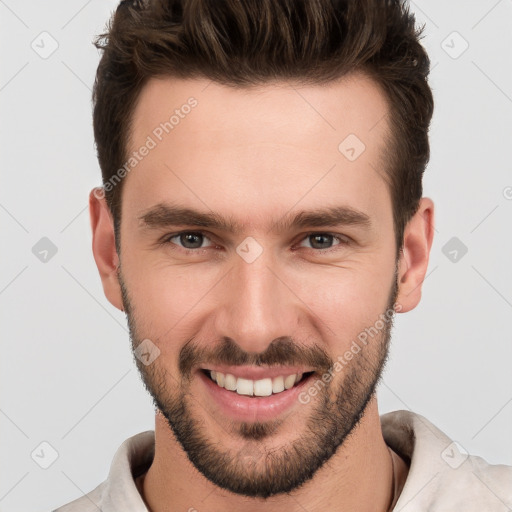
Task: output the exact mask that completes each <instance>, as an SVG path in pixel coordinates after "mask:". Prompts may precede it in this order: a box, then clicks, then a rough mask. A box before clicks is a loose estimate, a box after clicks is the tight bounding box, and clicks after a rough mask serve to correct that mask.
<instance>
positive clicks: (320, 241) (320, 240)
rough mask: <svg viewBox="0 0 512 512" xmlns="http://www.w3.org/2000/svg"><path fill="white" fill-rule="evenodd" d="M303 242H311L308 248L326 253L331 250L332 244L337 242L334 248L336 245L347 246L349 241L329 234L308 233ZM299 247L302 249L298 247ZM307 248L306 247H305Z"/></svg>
mask: <svg viewBox="0 0 512 512" xmlns="http://www.w3.org/2000/svg"><path fill="white" fill-rule="evenodd" d="M303 240H304V241H311V244H310V246H309V247H310V248H311V249H317V250H319V251H328V250H329V249H332V248H333V245H332V242H333V241H337V242H338V243H336V244H334V247H335V246H337V245H347V244H348V243H349V240H348V239H347V238H346V237H343V236H339V235H334V234H331V233H309V234H308V235H306V237H305V238H304V239H303ZM300 247H304V246H303V245H300ZM306 247H307V246H306Z"/></svg>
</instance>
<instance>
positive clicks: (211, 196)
mask: <svg viewBox="0 0 512 512" xmlns="http://www.w3.org/2000/svg"><path fill="white" fill-rule="evenodd" d="M387 114H388V104H387V101H386V99H385V96H384V94H383V93H382V91H381V90H380V88H379V87H378V85H377V84H376V83H375V82H373V81H372V80H370V79H369V78H367V77H365V76H364V75H360V74H357V75H351V76H347V77H344V78H343V79H341V80H338V81H334V82H330V83H328V84H322V85H300V84H298V83H292V82H275V83H267V84H264V85H260V86H258V87H243V88H241V87H230V86H225V85H221V84H218V83H216V82H211V81H209V80H206V79H188V80H184V79H175V78H162V79H152V80H150V81H149V82H148V83H147V84H146V86H145V87H144V88H143V90H142V91H141V94H140V96H139V99H138V102H137V105H136V107H135V110H134V114H133V117H132V119H133V121H132V126H131V137H130V143H129V147H128V154H129V155H130V154H132V152H134V151H135V152H136V151H138V150H139V149H140V148H141V147H142V146H144V145H148V140H149V139H151V141H152V142H151V143H150V145H151V146H152V148H151V150H150V151H145V153H146V156H144V158H142V159H140V160H139V162H138V163H137V166H136V168H135V167H134V168H133V169H134V170H132V171H130V172H129V173H128V174H127V176H126V178H125V179H126V181H127V183H125V188H124V192H123V209H124V204H125V200H126V202H127V203H128V204H129V205H132V206H133V207H134V208H136V209H137V210H139V211H140V210H141V209H143V208H147V207H150V206H152V205H153V204H157V203H159V202H166V201H167V200H168V199H169V198H171V199H172V200H176V199H177V198H178V197H179V200H180V202H181V203H187V204H192V203H193V204H194V205H195V206H202V207H203V209H210V210H215V211H222V212H223V213H236V212H240V211H242V212H248V211H250V209H251V207H253V208H255V210H254V211H253V213H254V214H255V215H256V216H257V215H259V214H261V215H262V216H264V215H265V212H266V210H265V208H266V207H267V206H268V207H269V208H274V210H275V205H276V204H279V203H280V204H282V207H283V208H285V209H289V208H291V207H293V205H294V204H295V203H297V202H298V201H301V203H302V204H301V206H303V207H306V206H307V205H308V202H310V203H311V205H314V204H318V202H319V201H323V202H326V203H329V202H331V203H333V205H334V201H331V199H334V195H335V194H336V195H338V196H339V197H340V199H342V200H345V202H349V203H350V202H351V204H352V206H355V207H357V208H358V209H359V210H361V211H365V210H366V211H368V212H369V213H370V214H371V211H370V210H372V208H373V209H374V207H375V206H376V204H377V203H378V202H379V201H380V202H382V200H383V193H386V194H387V191H386V189H387V185H386V184H385V181H384V179H383V177H384V175H385V164H386V162H385V159H384V155H385V153H384V149H385V142H386V137H387V134H388V122H387ZM308 190H309V191H308ZM379 195H380V197H378V196H379ZM388 199H389V197H388ZM342 202H343V201H342ZM338 204H340V201H337V202H336V205H338ZM130 207H131V206H130ZM204 207H207V208H204ZM227 208H229V212H228V211H227Z"/></svg>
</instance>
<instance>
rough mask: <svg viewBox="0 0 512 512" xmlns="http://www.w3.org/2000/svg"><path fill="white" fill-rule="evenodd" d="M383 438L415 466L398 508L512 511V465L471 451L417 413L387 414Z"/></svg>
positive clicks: (406, 510) (396, 508)
mask: <svg viewBox="0 0 512 512" xmlns="http://www.w3.org/2000/svg"><path fill="white" fill-rule="evenodd" d="M381 425H382V433H383V437H384V439H385V441H386V444H388V445H389V446H390V447H391V448H393V449H394V450H395V451H396V452H397V453H399V454H400V455H401V456H402V457H403V458H404V459H405V460H406V461H407V462H408V463H409V473H408V475H407V480H406V482H405V485H404V487H403V489H402V493H401V495H400V498H399V500H398V502H397V503H396V506H395V509H394V510H397V511H398V510H400V511H401V512H408V511H413V510H414V511H421V510H429V511H437V510H438V511H447V510H464V511H465V512H477V511H478V512H481V511H482V510H485V511H486V512H494V511H496V512H502V511H503V510H507V509H510V508H511V507H512V466H507V465H503V464H489V463H488V462H487V461H486V460H484V459H483V458H482V457H479V456H477V455H472V454H469V453H467V452H466V450H464V448H463V447H462V446H461V445H460V444H459V443H457V442H456V441H454V440H452V439H450V438H449V437H448V436H447V435H446V434H445V433H444V432H442V431H441V430H440V429H439V428H438V427H436V426H435V425H434V424H433V423H431V422H430V421H429V420H427V419H426V418H425V417H424V416H421V415H420V414H416V413H413V412H411V411H394V412H390V413H387V414H384V415H382V416H381Z"/></svg>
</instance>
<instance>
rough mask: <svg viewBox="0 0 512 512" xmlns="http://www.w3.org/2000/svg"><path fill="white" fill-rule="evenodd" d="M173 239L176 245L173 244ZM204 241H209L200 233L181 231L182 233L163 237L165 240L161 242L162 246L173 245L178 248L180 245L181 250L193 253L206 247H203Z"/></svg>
mask: <svg viewBox="0 0 512 512" xmlns="http://www.w3.org/2000/svg"><path fill="white" fill-rule="evenodd" d="M174 239H176V240H177V243H175V242H173V240H174ZM205 240H209V238H208V237H207V236H206V235H205V234H204V233H202V232H201V231H183V232H182V233H177V234H175V235H169V236H167V237H165V239H164V240H163V241H162V244H167V243H173V244H175V245H178V246H180V245H181V247H182V248H183V249H186V250H192V251H193V250H197V249H204V248H205V247H208V246H203V242H204V241H205ZM210 245H213V244H210Z"/></svg>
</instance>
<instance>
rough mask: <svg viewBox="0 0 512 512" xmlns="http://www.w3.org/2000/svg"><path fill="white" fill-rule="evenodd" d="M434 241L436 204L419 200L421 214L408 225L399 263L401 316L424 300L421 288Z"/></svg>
mask: <svg viewBox="0 0 512 512" xmlns="http://www.w3.org/2000/svg"><path fill="white" fill-rule="evenodd" d="M433 238H434V203H433V201H432V200H431V199H429V198H428V197H423V198H421V200H420V205H419V208H418V211H417V212H416V213H415V215H414V216H413V217H412V218H411V220H410V221H409V222H408V223H407V226H406V228H405V232H404V243H403V250H402V252H401V253H400V258H399V262H398V296H397V300H396V302H397V303H398V304H400V306H401V309H400V312H401V313H405V312H407V311H410V310H411V309H414V308H415V307H416V306H417V305H418V303H419V302H420V299H421V287H422V284H423V281H424V279H425V275H426V273H427V268H428V261H429V256H430V249H431V247H432V241H433Z"/></svg>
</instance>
